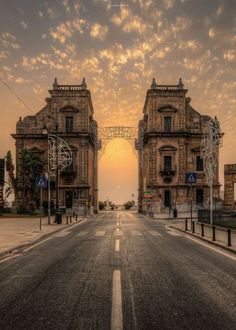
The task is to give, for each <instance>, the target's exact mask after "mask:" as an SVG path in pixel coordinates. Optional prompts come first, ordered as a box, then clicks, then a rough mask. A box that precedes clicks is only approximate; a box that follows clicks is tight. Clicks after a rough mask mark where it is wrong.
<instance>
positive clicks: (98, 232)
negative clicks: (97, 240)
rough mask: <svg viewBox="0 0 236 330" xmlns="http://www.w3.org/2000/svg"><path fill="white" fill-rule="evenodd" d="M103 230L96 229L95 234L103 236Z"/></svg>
mask: <svg viewBox="0 0 236 330" xmlns="http://www.w3.org/2000/svg"><path fill="white" fill-rule="evenodd" d="M105 233H106V232H105V230H100V231H97V232H96V234H95V236H104V235H105Z"/></svg>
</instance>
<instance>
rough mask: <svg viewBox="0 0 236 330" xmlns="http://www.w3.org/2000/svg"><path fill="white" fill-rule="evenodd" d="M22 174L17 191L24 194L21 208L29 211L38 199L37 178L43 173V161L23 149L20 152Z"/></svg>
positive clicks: (31, 152) (20, 174) (30, 151)
mask: <svg viewBox="0 0 236 330" xmlns="http://www.w3.org/2000/svg"><path fill="white" fill-rule="evenodd" d="M19 160H20V173H19V185H18V187H17V189H20V190H21V192H22V201H21V205H19V206H20V207H21V208H24V209H27V208H28V207H29V206H30V204H32V203H34V202H36V201H37V199H38V197H39V196H38V195H39V194H38V191H37V187H36V177H37V176H39V175H41V174H42V173H43V165H44V162H43V160H42V159H41V158H40V157H39V156H37V155H36V154H35V153H34V152H33V151H32V150H29V149H22V150H21V152H20V159H19Z"/></svg>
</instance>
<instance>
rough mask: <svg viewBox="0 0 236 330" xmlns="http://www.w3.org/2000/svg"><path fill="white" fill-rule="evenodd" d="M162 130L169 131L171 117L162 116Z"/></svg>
mask: <svg viewBox="0 0 236 330" xmlns="http://www.w3.org/2000/svg"><path fill="white" fill-rule="evenodd" d="M164 132H171V117H164Z"/></svg>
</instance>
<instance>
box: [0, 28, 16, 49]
mask: <svg viewBox="0 0 236 330" xmlns="http://www.w3.org/2000/svg"><path fill="white" fill-rule="evenodd" d="M0 43H1V44H2V46H3V47H4V48H13V49H19V48H20V45H19V44H18V43H17V40H16V37H15V36H14V35H13V34H11V33H9V32H3V33H2V34H1V37H0Z"/></svg>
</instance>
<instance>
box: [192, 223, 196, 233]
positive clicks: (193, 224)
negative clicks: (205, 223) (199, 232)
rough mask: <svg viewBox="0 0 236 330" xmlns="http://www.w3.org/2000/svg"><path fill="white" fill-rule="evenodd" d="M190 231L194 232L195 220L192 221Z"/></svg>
mask: <svg viewBox="0 0 236 330" xmlns="http://www.w3.org/2000/svg"><path fill="white" fill-rule="evenodd" d="M192 233H193V234H194V233H195V222H194V221H192Z"/></svg>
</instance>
